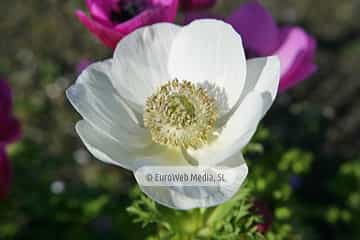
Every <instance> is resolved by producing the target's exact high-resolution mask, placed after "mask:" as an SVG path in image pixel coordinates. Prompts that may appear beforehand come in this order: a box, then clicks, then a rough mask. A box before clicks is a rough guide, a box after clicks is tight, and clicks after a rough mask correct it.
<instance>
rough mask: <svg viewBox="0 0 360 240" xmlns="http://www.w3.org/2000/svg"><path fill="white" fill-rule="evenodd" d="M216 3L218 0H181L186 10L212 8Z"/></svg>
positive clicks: (182, 7) (182, 6) (183, 8)
mask: <svg viewBox="0 0 360 240" xmlns="http://www.w3.org/2000/svg"><path fill="white" fill-rule="evenodd" d="M215 4H216V0H180V6H181V9H182V10H184V11H192V10H201V9H206V8H211V7H213V6H214V5H215Z"/></svg>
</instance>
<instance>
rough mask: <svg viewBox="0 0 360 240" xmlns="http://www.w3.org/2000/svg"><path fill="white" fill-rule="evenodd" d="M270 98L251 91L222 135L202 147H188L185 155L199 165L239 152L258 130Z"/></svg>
mask: <svg viewBox="0 0 360 240" xmlns="http://www.w3.org/2000/svg"><path fill="white" fill-rule="evenodd" d="M267 104H268V99H267V98H264V97H263V95H262V94H260V93H259V92H257V91H253V92H250V93H249V94H248V95H247V96H246V97H245V98H244V100H243V101H242V102H241V104H240V105H239V107H238V108H237V110H236V112H235V113H234V114H233V115H232V116H231V118H230V119H229V121H228V122H227V123H226V125H225V127H224V128H223V130H222V132H221V133H220V136H219V137H218V138H216V139H215V140H214V141H213V142H211V143H210V144H208V145H205V146H203V147H202V148H200V149H197V150H193V149H187V151H186V154H185V157H186V158H188V159H189V161H195V162H198V163H199V165H211V166H212V165H214V164H219V163H221V162H222V161H224V160H225V159H228V158H230V157H231V156H233V155H234V154H236V153H238V152H239V151H240V150H241V149H242V148H243V147H244V146H245V145H246V144H247V143H248V142H249V141H250V139H251V137H252V136H253V135H254V133H255V132H256V128H257V125H258V123H259V121H260V120H261V118H262V117H263V112H264V108H265V106H267Z"/></svg>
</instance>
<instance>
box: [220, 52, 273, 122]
mask: <svg viewBox="0 0 360 240" xmlns="http://www.w3.org/2000/svg"><path fill="white" fill-rule="evenodd" d="M246 66H247V71H246V83H245V86H244V89H243V91H242V94H241V97H240V99H239V101H238V103H237V104H236V105H235V106H234V108H233V109H232V111H229V112H228V113H227V115H224V116H222V117H221V118H219V119H218V121H217V126H218V127H222V126H223V125H224V124H225V123H226V122H227V121H228V119H229V118H230V117H231V115H232V114H233V113H234V112H235V111H236V108H237V107H238V105H239V104H240V103H241V102H242V101H243V100H244V98H245V97H246V96H247V95H248V94H249V93H250V92H251V91H254V90H255V91H257V92H259V93H261V94H262V95H263V97H264V98H267V101H266V102H267V105H266V106H264V111H263V115H265V113H266V112H267V111H268V110H269V108H270V106H271V105H272V103H273V102H274V100H275V97H276V94H277V91H278V86H279V81H280V61H279V58H278V57H277V56H271V57H264V58H254V59H250V60H248V61H247V62H246Z"/></svg>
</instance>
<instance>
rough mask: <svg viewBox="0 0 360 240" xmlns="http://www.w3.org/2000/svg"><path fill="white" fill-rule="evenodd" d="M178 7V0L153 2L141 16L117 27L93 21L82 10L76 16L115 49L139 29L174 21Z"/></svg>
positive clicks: (96, 20)
mask: <svg viewBox="0 0 360 240" xmlns="http://www.w3.org/2000/svg"><path fill="white" fill-rule="evenodd" d="M88 1H89V2H91V1H90V0H88ZM93 1H95V0H93ZM98 1H99V0H98ZM108 1H110V0H108ZM89 4H90V3H89ZM177 7H178V0H152V1H151V5H150V6H148V8H146V9H145V10H144V11H142V12H141V13H140V14H139V15H137V16H135V17H133V18H131V19H130V20H128V21H125V22H122V23H119V24H117V25H109V24H104V23H103V22H100V21H98V19H91V18H89V17H88V16H87V15H86V14H85V13H84V12H83V11H81V10H78V11H76V16H77V17H78V19H79V20H80V22H81V23H82V24H84V26H85V27H86V28H87V29H88V30H89V31H90V32H91V33H93V34H94V35H95V36H96V37H97V38H98V39H99V40H100V41H101V42H102V43H103V44H105V45H106V46H107V47H109V48H112V49H114V48H115V47H116V45H117V43H118V42H119V41H120V40H121V39H122V38H123V37H125V36H126V35H127V34H129V33H131V32H133V31H134V30H136V29H137V28H140V27H144V26H147V25H151V24H154V23H158V22H172V21H174V20H175V17H176V13H177Z"/></svg>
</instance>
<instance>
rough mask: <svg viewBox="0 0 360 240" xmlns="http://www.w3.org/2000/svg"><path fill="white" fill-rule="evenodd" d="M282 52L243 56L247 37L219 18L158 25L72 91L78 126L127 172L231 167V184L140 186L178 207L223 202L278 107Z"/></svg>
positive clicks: (88, 142)
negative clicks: (246, 151) (268, 115)
mask: <svg viewBox="0 0 360 240" xmlns="http://www.w3.org/2000/svg"><path fill="white" fill-rule="evenodd" d="M279 76H280V63H279V60H278V58H277V57H274V56H271V57H265V58H256V59H251V60H248V61H246V59H245V54H244V49H243V46H242V40H241V37H240V35H239V34H238V33H237V32H235V31H234V29H233V28H232V27H231V26H230V25H229V24H226V23H224V22H222V21H218V20H210V19H204V20H197V21H193V22H192V23H190V24H189V25H186V26H183V27H182V26H177V25H174V24H170V23H159V24H155V25H152V26H147V27H144V28H141V29H138V30H136V31H134V32H133V33H131V34H130V35H128V36H127V37H125V38H124V39H123V40H122V41H120V43H119V44H118V46H117V48H116V50H115V53H114V57H113V58H112V59H109V60H105V61H102V62H98V63H94V64H92V65H90V66H89V67H88V68H87V69H86V70H85V71H84V72H83V73H82V74H81V75H80V76H79V78H78V79H77V81H76V83H75V84H74V85H73V86H71V87H70V88H69V89H68V90H67V97H68V99H69V100H70V102H71V103H72V105H73V106H74V107H75V108H76V110H77V111H78V112H79V113H80V115H81V116H82V117H83V120H81V121H79V122H78V123H77V124H76V131H77V133H78V134H79V136H80V138H81V140H82V141H83V142H84V144H85V146H86V147H87V149H88V150H89V151H90V152H91V153H92V154H93V155H94V156H95V157H96V158H97V159H99V160H101V161H103V162H105V163H110V164H114V165H117V166H120V167H123V168H126V169H128V170H131V171H133V172H134V171H136V170H137V169H138V168H140V167H143V166H194V165H198V166H214V167H227V168H228V169H230V171H231V174H234V175H235V176H236V181H235V183H234V184H232V185H230V186H229V185H228V186H221V185H219V186H207V187H201V186H183V187H181V186H177V187H171V186H141V185H140V188H141V189H142V191H143V192H144V193H145V194H147V195H148V196H149V197H151V198H152V199H154V200H155V201H157V202H158V203H160V204H163V205H165V206H168V207H172V208H177V209H191V208H196V207H209V206H214V205H218V204H220V203H223V202H224V201H226V200H228V199H229V198H231V197H232V196H233V195H234V194H235V193H236V192H237V191H238V190H239V188H240V186H241V184H242V183H243V181H244V180H245V178H246V176H247V172H248V168H247V165H246V163H245V161H244V158H243V155H242V153H241V151H242V149H243V148H244V146H245V145H246V144H247V143H248V142H249V141H250V139H251V137H252V136H253V135H254V133H255V131H256V128H257V125H258V123H259V121H260V120H261V119H262V118H263V116H264V114H265V113H266V112H267V110H268V109H269V108H270V106H271V105H272V103H273V101H274V99H275V96H276V93H277V89H278V83H279Z"/></svg>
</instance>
